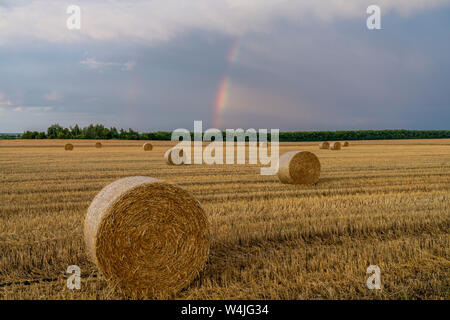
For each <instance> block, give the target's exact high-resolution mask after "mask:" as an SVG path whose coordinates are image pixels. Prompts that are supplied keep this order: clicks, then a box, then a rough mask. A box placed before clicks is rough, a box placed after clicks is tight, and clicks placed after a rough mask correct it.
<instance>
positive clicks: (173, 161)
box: [164, 148, 185, 166]
mask: <svg viewBox="0 0 450 320" xmlns="http://www.w3.org/2000/svg"><path fill="white" fill-rule="evenodd" d="M179 157H180V158H182V159H181V162H180V161H178V158H179ZM164 160H165V161H166V163H167V164H168V165H169V166H179V165H182V164H184V162H185V156H184V151H183V149H181V148H171V149H169V150H167V151H166V153H165V154H164Z"/></svg>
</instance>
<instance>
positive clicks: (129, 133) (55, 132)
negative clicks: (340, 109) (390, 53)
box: [16, 124, 450, 142]
mask: <svg viewBox="0 0 450 320" xmlns="http://www.w3.org/2000/svg"><path fill="white" fill-rule="evenodd" d="M171 135H172V132H170V131H156V132H143V133H139V132H138V131H136V130H133V129H131V128H130V129H128V130H124V129H117V128H115V127H111V128H106V127H105V126H103V125H101V124H96V125H93V124H91V125H89V126H87V127H83V128H80V127H79V126H78V125H75V126H74V127H69V128H64V127H62V126H60V125H59V124H54V125H52V126H50V127H49V128H48V129H47V132H38V131H26V132H25V133H23V134H22V135H21V136H20V138H22V139H101V140H110V139H118V140H171ZM16 137H17V136H16ZM224 137H225V134H224ZM268 138H270V135H268ZM444 138H450V130H352V131H294V132H280V141H281V142H300V141H337V140H386V139H444Z"/></svg>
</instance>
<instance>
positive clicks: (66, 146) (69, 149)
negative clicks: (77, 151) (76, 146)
mask: <svg viewBox="0 0 450 320" xmlns="http://www.w3.org/2000/svg"><path fill="white" fill-rule="evenodd" d="M64 150H66V151H72V150H73V144H71V143H66V145H65V146H64Z"/></svg>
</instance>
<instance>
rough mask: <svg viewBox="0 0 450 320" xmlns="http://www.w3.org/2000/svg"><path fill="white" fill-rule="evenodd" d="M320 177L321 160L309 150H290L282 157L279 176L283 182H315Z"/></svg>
mask: <svg viewBox="0 0 450 320" xmlns="http://www.w3.org/2000/svg"><path fill="white" fill-rule="evenodd" d="M319 177H320V161H319V159H318V158H317V156H316V155H315V154H314V153H312V152H309V151H289V152H286V153H285V154H283V155H282V156H281V157H280V162H279V170H278V178H279V179H280V181H281V182H283V183H290V184H314V183H316V182H317V181H318V180H319Z"/></svg>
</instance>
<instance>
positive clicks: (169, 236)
mask: <svg viewBox="0 0 450 320" xmlns="http://www.w3.org/2000/svg"><path fill="white" fill-rule="evenodd" d="M84 238H85V242H86V247H87V253H88V256H89V257H90V259H91V260H92V261H93V262H94V263H95V264H96V265H97V266H98V268H99V270H100V271H101V273H102V274H103V275H104V276H105V278H106V279H107V280H108V281H109V283H110V284H111V285H112V286H113V287H115V288H116V289H117V290H119V291H120V292H122V293H123V294H125V295H127V296H129V297H132V298H168V297H172V296H173V295H174V294H176V293H177V292H178V291H180V290H181V289H183V288H185V287H186V286H187V285H188V284H189V283H190V282H191V281H192V280H193V279H194V278H195V277H197V275H198V274H199V272H200V271H201V270H202V268H203V266H204V264H205V262H206V259H207V257H208V254H209V242H210V238H209V231H208V223H207V219H206V216H205V213H204V211H203V209H202V207H201V206H200V203H199V202H198V201H197V200H196V199H195V198H194V197H193V196H192V195H191V194H190V193H189V192H187V191H185V190H184V189H182V188H180V187H178V186H175V185H171V184H168V183H165V182H164V181H161V180H158V179H154V178H151V177H128V178H124V179H120V180H117V181H115V182H113V183H111V184H110V185H108V186H106V187H105V188H104V189H103V190H102V191H100V193H99V194H98V195H97V196H96V197H95V199H94V200H93V201H92V203H91V205H90V207H89V209H88V212H87V215H86V218H85V223H84Z"/></svg>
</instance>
